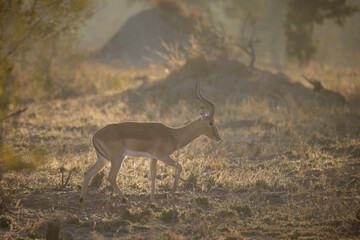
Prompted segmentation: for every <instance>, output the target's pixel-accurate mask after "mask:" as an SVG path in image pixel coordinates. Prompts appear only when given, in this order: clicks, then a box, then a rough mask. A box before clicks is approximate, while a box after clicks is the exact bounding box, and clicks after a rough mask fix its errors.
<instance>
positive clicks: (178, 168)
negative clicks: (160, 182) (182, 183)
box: [159, 156, 182, 194]
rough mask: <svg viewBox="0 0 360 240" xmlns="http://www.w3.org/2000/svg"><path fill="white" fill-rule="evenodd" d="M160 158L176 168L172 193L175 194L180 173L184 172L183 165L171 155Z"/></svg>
mask: <svg viewBox="0 0 360 240" xmlns="http://www.w3.org/2000/svg"><path fill="white" fill-rule="evenodd" d="M159 160H160V161H162V162H163V163H166V164H167V165H170V166H172V167H174V168H175V180H174V184H173V186H172V189H171V193H172V194H174V193H175V191H176V188H177V185H178V181H179V178H180V174H181V172H182V166H181V165H180V164H179V163H178V162H176V161H175V160H174V159H172V158H171V157H170V156H167V157H163V158H160V159H159Z"/></svg>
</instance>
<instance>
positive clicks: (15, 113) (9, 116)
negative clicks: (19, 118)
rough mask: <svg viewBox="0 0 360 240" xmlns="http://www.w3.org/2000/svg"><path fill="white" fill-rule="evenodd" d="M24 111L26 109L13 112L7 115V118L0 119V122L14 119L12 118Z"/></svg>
mask: <svg viewBox="0 0 360 240" xmlns="http://www.w3.org/2000/svg"><path fill="white" fill-rule="evenodd" d="M26 109H27V108H23V109H20V110H17V111H15V112H13V113H11V114H10V115H8V116H6V117H4V118H2V119H0V122H1V121H4V120H5V119H8V118H11V117H14V116H16V115H19V114H20V113H22V112H24V111H25V110H26Z"/></svg>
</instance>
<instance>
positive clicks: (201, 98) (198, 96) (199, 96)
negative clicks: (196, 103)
mask: <svg viewBox="0 0 360 240" xmlns="http://www.w3.org/2000/svg"><path fill="white" fill-rule="evenodd" d="M198 83H199V80H197V81H196V87H195V92H196V97H197V98H198V99H199V100H200V101H202V102H203V103H205V105H207V106H208V107H209V110H210V113H209V116H210V117H214V114H215V104H214V103H213V102H211V101H210V100H208V99H206V98H205V97H204V96H203V95H201V92H200V88H199V84H198Z"/></svg>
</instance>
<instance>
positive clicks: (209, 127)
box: [195, 81, 222, 143]
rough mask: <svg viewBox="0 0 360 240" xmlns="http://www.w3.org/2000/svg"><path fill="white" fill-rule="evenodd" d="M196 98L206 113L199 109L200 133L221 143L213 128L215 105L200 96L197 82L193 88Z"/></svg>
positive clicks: (214, 127) (216, 131)
mask: <svg viewBox="0 0 360 240" xmlns="http://www.w3.org/2000/svg"><path fill="white" fill-rule="evenodd" d="M195 92H196V97H197V98H198V99H199V100H200V101H201V102H202V103H203V104H204V105H205V108H207V110H208V111H206V110H205V108H204V107H201V108H200V117H201V122H202V132H203V134H204V135H206V136H207V137H208V138H211V139H212V140H214V141H216V142H217V143H221V141H222V140H221V137H220V136H219V133H218V130H217V129H216V126H215V121H214V114H215V105H214V103H212V102H211V101H210V100H208V99H206V98H205V97H204V96H202V95H201V92H200V89H199V84H198V81H197V82H196V87H195Z"/></svg>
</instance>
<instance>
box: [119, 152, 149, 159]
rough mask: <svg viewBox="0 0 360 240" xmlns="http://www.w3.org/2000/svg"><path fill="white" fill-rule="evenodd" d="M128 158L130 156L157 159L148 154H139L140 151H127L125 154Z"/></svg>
mask: <svg viewBox="0 0 360 240" xmlns="http://www.w3.org/2000/svg"><path fill="white" fill-rule="evenodd" d="M125 154H126V156H130V157H148V158H155V159H156V157H155V156H153V155H151V154H150V153H147V152H138V151H132V150H126V152H125Z"/></svg>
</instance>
